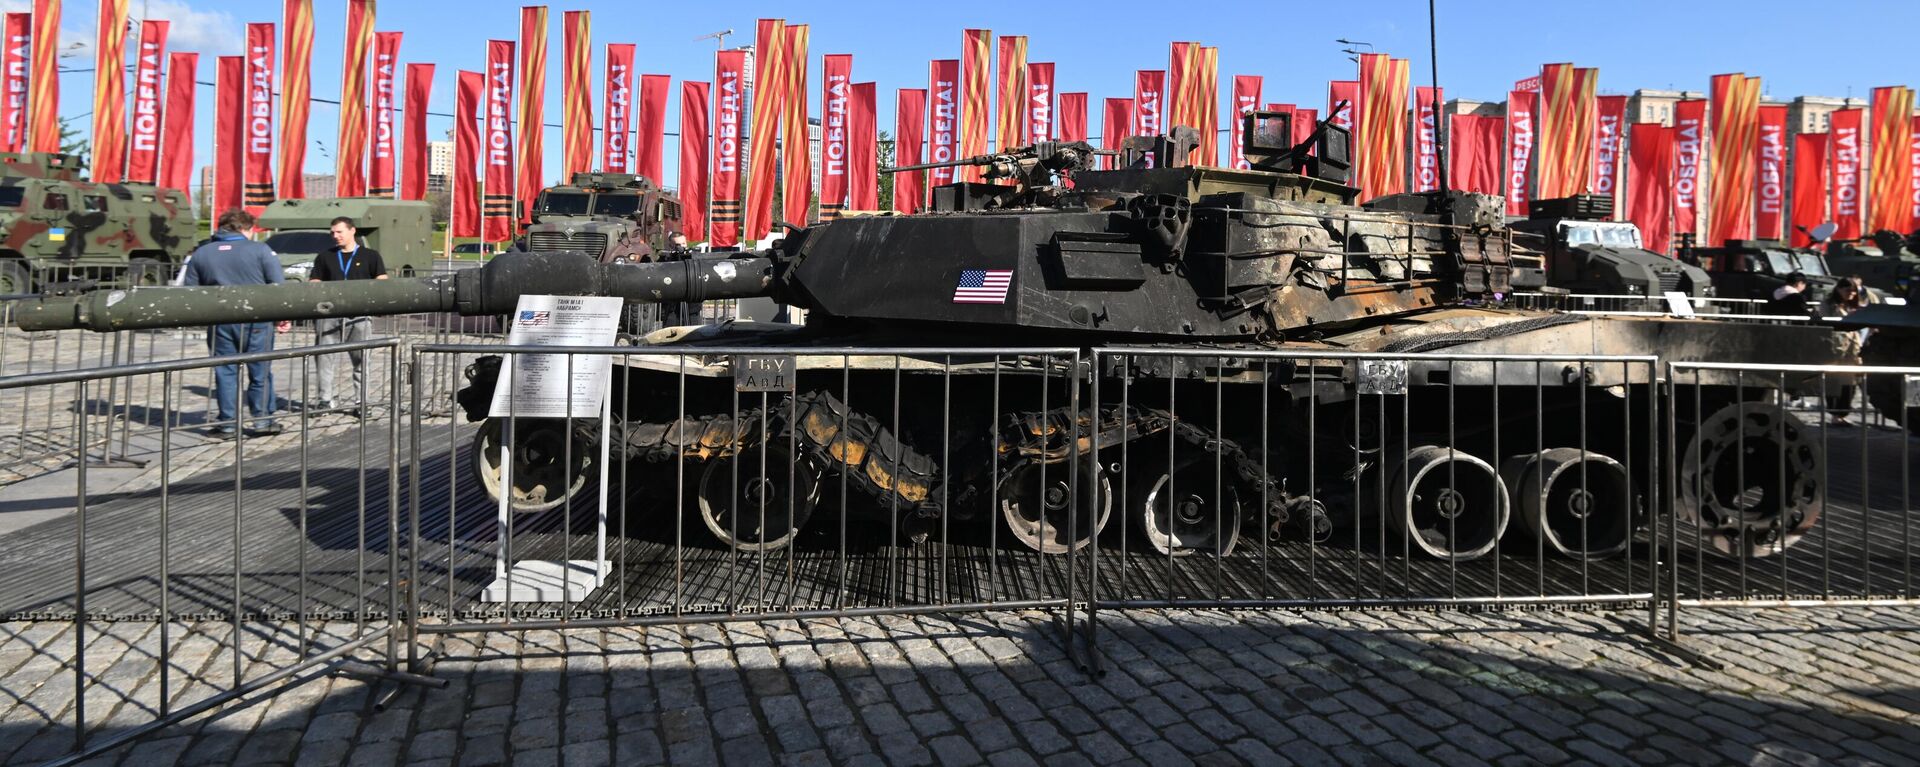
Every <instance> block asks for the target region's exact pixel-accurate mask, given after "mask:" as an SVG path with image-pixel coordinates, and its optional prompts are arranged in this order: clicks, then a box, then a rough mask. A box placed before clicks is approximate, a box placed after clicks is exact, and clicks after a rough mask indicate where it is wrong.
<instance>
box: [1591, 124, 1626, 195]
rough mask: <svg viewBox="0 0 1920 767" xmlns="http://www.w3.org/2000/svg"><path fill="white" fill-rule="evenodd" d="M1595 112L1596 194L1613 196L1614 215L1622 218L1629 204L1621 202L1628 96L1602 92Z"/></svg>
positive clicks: (1594, 186)
mask: <svg viewBox="0 0 1920 767" xmlns="http://www.w3.org/2000/svg"><path fill="white" fill-rule="evenodd" d="M1597 102H1598V103H1597V104H1596V108H1595V114H1596V115H1598V117H1599V119H1598V120H1597V121H1596V122H1595V123H1594V126H1593V174H1592V178H1593V183H1592V184H1591V186H1592V191H1593V193H1594V194H1597V195H1600V196H1602V197H1606V198H1608V199H1611V200H1614V206H1613V218H1614V220H1619V219H1620V212H1621V211H1622V210H1623V209H1625V208H1626V206H1624V205H1621V204H1619V198H1620V195H1619V191H1620V150H1621V149H1622V148H1624V147H1625V146H1626V143H1627V142H1626V141H1625V139H1626V134H1625V133H1624V132H1623V131H1625V130H1626V126H1627V97H1625V96H1601V97H1599V98H1598V99H1597Z"/></svg>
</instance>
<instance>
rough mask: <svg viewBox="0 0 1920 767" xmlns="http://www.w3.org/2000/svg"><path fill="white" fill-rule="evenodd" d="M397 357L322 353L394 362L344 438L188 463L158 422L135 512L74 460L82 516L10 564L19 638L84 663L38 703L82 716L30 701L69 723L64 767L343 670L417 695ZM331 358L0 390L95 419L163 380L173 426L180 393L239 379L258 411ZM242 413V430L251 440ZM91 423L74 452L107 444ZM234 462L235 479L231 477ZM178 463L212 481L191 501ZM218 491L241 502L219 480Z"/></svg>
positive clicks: (0, 588)
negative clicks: (259, 396)
mask: <svg viewBox="0 0 1920 767" xmlns="http://www.w3.org/2000/svg"><path fill="white" fill-rule="evenodd" d="M400 348H401V347H400V344H399V343H398V342H397V341H395V340H392V339H386V340H378V341H364V342H358V343H352V344H344V345H340V346H337V347H328V348H327V350H326V351H327V352H329V353H331V352H346V351H353V352H359V353H363V354H368V355H370V356H379V357H383V358H384V361H385V364H384V365H382V366H381V368H380V369H381V370H382V371H384V374H385V377H384V378H381V379H375V380H370V381H368V382H367V386H366V388H364V389H363V394H364V395H366V399H367V401H368V402H373V401H378V402H380V403H382V404H383V407H381V408H378V409H375V410H374V412H373V413H372V414H370V418H369V420H367V421H366V422H364V423H362V424H359V425H357V426H355V427H352V428H351V429H350V430H347V431H346V432H345V433H343V431H342V430H341V429H338V428H335V429H327V428H325V427H323V426H320V425H318V424H317V423H316V422H315V420H314V419H313V418H312V417H311V414H310V413H306V412H302V413H300V414H299V415H298V417H297V418H295V419H291V427H292V428H291V430H289V431H287V432H283V433H279V434H271V433H268V432H270V431H271V430H262V431H260V432H257V433H256V432H254V431H253V430H250V429H243V430H240V431H239V432H238V433H236V434H235V435H234V436H233V437H232V441H231V442H229V443H225V444H222V445H217V446H205V447H202V448H199V449H181V448H180V445H179V441H178V439H179V437H181V436H183V435H182V432H184V431H185V429H184V427H183V426H181V425H179V424H177V423H176V422H175V421H174V420H172V419H168V418H162V419H159V421H158V423H160V424H161V425H160V426H159V427H158V435H157V437H158V440H159V442H160V451H159V453H158V460H159V467H158V471H159V486H158V487H157V488H156V489H155V490H153V491H149V492H143V493H138V494H136V495H135V496H133V497H131V498H124V497H123V498H115V497H113V496H110V495H104V494H102V493H101V492H99V490H98V489H97V488H94V487H90V486H89V482H88V467H89V464H90V461H88V460H87V459H86V456H84V455H81V454H80V452H81V451H80V450H79V449H76V450H75V455H73V456H72V458H73V460H74V465H75V467H76V470H75V473H74V477H75V479H74V488H73V497H72V500H71V503H72V509H71V513H70V514H61V515H59V516H57V517H55V518H52V519H50V520H49V521H46V522H43V523H41V524H38V525H35V526H32V527H29V528H26V529H24V530H18V531H15V532H13V533H11V534H9V535H8V536H7V539H6V540H7V546H6V547H5V550H4V554H0V614H4V615H5V616H6V620H8V621H18V620H41V621H58V622H66V623H70V627H69V628H68V629H67V631H66V633H67V634H69V635H70V639H71V645H70V646H71V648H72V654H71V656H68V657H64V658H62V659H61V661H60V663H61V666H62V667H63V670H68V669H70V672H71V674H72V677H71V678H72V683H71V685H70V686H66V685H43V687H49V688H52V689H56V690H66V691H67V692H66V695H67V696H68V697H70V700H71V703H70V705H68V703H67V702H66V701H62V700H59V699H51V700H46V701H34V702H38V703H43V704H46V707H45V708H42V709H41V710H42V711H44V712H46V714H47V715H48V716H49V717H61V719H59V720H57V721H59V722H70V723H71V727H72V734H73V741H72V749H73V751H72V753H70V754H68V755H67V757H65V758H66V759H67V760H73V759H77V758H81V757H84V756H86V755H89V754H95V753H100V752H103V751H106V750H108V749H111V748H115V747H117V746H119V745H122V744H124V743H127V742H128V741H131V740H132V739H134V738H137V737H139V736H140V735H142V734H145V733H149V732H152V731H154V730H156V729H158V728H161V727H164V726H167V725H169V724H172V723H176V722H180V721H182V720H185V719H187V718H189V717H192V716H194V715H196V714H199V713H203V712H207V711H210V710H213V709H216V708H218V707H220V706H223V705H225V704H227V703H228V702H231V701H234V700H237V699H240V698H243V697H248V696H251V695H254V694H255V693H261V694H270V693H268V692H265V691H267V690H268V688H269V687H270V686H272V685H275V684H276V683H278V682H280V681H282V680H287V679H290V678H293V677H296V676H302V675H308V674H313V673H322V672H325V671H329V670H347V671H350V672H354V673H363V674H369V675H374V676H386V677H390V678H405V675H403V674H399V673H398V669H397V659H398V658H399V656H400V653H399V652H398V650H397V647H398V646H397V641H398V639H399V637H400V635H401V634H402V633H403V632H402V630H401V629H399V628H397V627H398V626H399V625H401V623H402V622H401V620H400V619H401V618H402V617H403V615H404V613H403V612H402V602H401V600H400V596H399V587H400V584H399V582H398V580H397V579H396V578H395V577H394V576H395V574H396V573H398V572H399V548H398V547H397V546H395V545H393V543H394V542H395V541H397V540H399V536H398V527H397V525H398V516H397V512H398V509H399V504H398V495H397V493H395V492H394V490H395V488H397V487H398V486H399V478H398V475H397V473H396V468H397V465H398V457H399V452H398V451H399V445H400V432H399V428H400V423H401V420H402V419H400V418H398V417H395V416H394V415H393V414H396V413H397V410H398V408H399V406H400V404H401V402H400V400H399V398H398V393H399V380H400V370H399V367H398V363H399V361H400V360H399V354H400ZM320 353H321V352H320V351H319V350H316V349H312V348H302V349H288V350H282V351H273V352H259V353H252V354H244V355H236V356H229V357H222V358H211V359H209V358H201V359H187V360H173V361H165V362H149V363H140V364H132V365H120V366H117V367H111V368H106V369H100V370H80V371H67V372H59V373H44V374H34V375H27V376H15V377H10V378H6V379H0V392H12V391H19V390H28V389H32V388H37V387H50V386H72V387H75V389H77V392H78V393H77V397H78V398H79V399H80V400H82V401H86V400H87V398H88V397H89V396H90V395H91V392H93V391H95V390H98V389H99V388H101V387H103V386H116V385H117V386H119V387H121V388H123V389H131V388H136V387H140V386H142V385H144V384H145V383H147V382H148V381H147V379H156V380H155V381H153V382H154V383H155V384H156V389H157V391H158V392H159V395H160V408H161V409H162V410H163V411H165V410H167V409H169V408H170V407H171V406H172V405H173V403H174V401H175V394H176V392H178V391H179V386H178V383H177V381H178V379H180V378H182V377H186V376H192V375H196V374H199V373H201V372H204V371H206V370H208V369H212V368H220V367H228V368H229V369H230V371H231V375H232V376H233V378H234V382H235V383H234V385H235V388H236V389H237V390H239V391H241V392H244V390H245V389H246V388H247V385H248V384H249V383H250V382H251V381H252V380H253V377H254V376H256V375H262V374H263V373H264V371H265V370H266V369H267V366H269V365H271V364H274V363H294V364H296V365H297V366H298V367H301V368H304V367H306V366H307V365H308V364H310V363H312V362H313V361H314V358H315V357H317V356H318V355H319V354H320ZM242 399H243V400H244V398H242ZM241 407H242V409H241V411H240V413H241V416H242V417H241V418H238V419H236V420H246V421H253V419H252V418H251V417H249V415H250V414H248V413H247V410H246V409H245V406H244V404H242V406H241ZM281 420H282V421H283V422H284V421H288V420H289V419H285V418H283V419H281ZM92 422H93V419H90V418H80V419H79V420H78V421H77V423H76V429H77V430H78V432H79V434H78V437H77V439H76V441H75V444H76V445H89V444H93V443H92V441H91V439H90V437H89V434H88V429H89V428H90V427H91V426H92ZM253 425H254V426H263V425H264V424H263V423H261V422H254V423H253ZM256 434H257V436H256ZM329 434H331V435H333V436H335V437H344V436H347V435H351V436H352V437H354V438H355V439H354V441H355V442H357V444H356V445H353V446H352V447H351V448H349V447H348V446H347V444H338V443H339V440H338V439H335V440H333V442H334V443H336V444H334V446H333V449H331V450H329V451H327V452H326V453H324V454H319V453H316V452H311V451H310V448H311V447H312V446H313V442H314V441H315V440H316V439H317V438H318V437H322V436H327V435H329ZM225 460H230V461H231V467H230V469H227V468H225V467H221V466H220V462H221V461H225ZM183 461H184V462H191V463H193V464H195V465H198V466H200V467H201V468H203V469H206V470H207V471H205V472H204V473H201V474H198V475H197V476H194V477H193V478H191V479H188V480H186V481H177V480H176V479H175V474H176V470H177V469H178V467H179V466H180V463H181V462H183ZM223 472H224V473H227V474H229V475H230V477H231V480H230V482H225V481H222V480H221V479H219V477H220V474H221V473H223ZM382 485H384V487H385V490H384V492H382V491H381V490H380V488H381V486H382ZM289 619H291V620H289ZM310 621H312V622H310ZM363 650H366V651H372V652H376V653H377V654H378V657H379V658H380V662H381V663H382V664H383V665H384V670H383V669H379V668H371V667H367V666H364V665H361V664H359V663H358V661H356V660H355V659H354V658H355V656H356V654H357V653H360V652H361V651H363ZM222 655H225V656H229V657H230V660H231V663H230V665H229V664H227V663H223V662H221V660H222V659H221V658H220V657H219V656H222ZM96 659H99V660H96ZM38 693H39V691H38V690H35V694H34V695H33V696H32V697H33V698H37V697H38ZM30 700H31V698H30ZM58 755H59V752H58V751H55V752H53V753H51V754H46V755H45V756H47V757H52V756H58ZM15 757H16V758H24V757H22V756H21V754H19V753H16V754H15Z"/></svg>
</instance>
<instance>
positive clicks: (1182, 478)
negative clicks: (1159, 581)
mask: <svg viewBox="0 0 1920 767" xmlns="http://www.w3.org/2000/svg"><path fill="white" fill-rule="evenodd" d="M1139 466H1140V471H1138V473H1137V474H1136V477H1137V478H1136V479H1135V480H1134V481H1135V482H1136V484H1135V485H1134V491H1133V492H1131V493H1129V497H1131V498H1134V499H1137V500H1136V504H1137V505H1136V506H1135V507H1134V509H1133V514H1132V515H1131V516H1132V517H1133V519H1134V522H1135V524H1136V526H1137V527H1138V529H1139V530H1140V534H1141V537H1142V538H1144V539H1145V540H1146V542H1147V545H1148V546H1151V547H1152V548H1153V550H1154V551H1155V552H1157V553H1160V554H1171V555H1173V556H1176V557H1178V556H1186V555H1189V554H1194V553H1199V552H1211V553H1213V554H1215V555H1217V556H1223V557H1224V556H1227V555H1229V554H1232V553H1233V546H1234V544H1235V543H1236V542H1238V541H1239V540H1240V517H1241V512H1242V509H1241V504H1240V494H1239V492H1238V491H1237V490H1236V489H1235V488H1234V486H1233V479H1232V475H1231V474H1230V473H1227V472H1230V471H1231V469H1226V470H1223V473H1222V475H1221V476H1220V477H1218V478H1216V477H1215V475H1214V464H1213V461H1212V460H1209V456H1208V455H1207V454H1205V453H1204V452H1203V451H1199V450H1182V451H1177V452H1176V464H1175V465H1174V468H1173V472H1172V474H1168V473H1167V465H1166V464H1165V463H1164V462H1162V463H1160V464H1159V467H1158V468H1155V467H1154V462H1153V461H1152V460H1151V459H1149V460H1147V461H1143V462H1141V463H1140V464H1139ZM1216 479H1217V481H1216ZM1216 487H1217V488H1218V489H1219V492H1218V493H1216V492H1214V490H1215V488H1216Z"/></svg>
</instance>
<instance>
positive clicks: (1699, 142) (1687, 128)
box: [1671, 99, 1707, 234]
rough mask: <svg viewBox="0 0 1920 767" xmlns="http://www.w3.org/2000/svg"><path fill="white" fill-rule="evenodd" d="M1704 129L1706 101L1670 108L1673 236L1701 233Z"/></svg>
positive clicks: (1701, 100)
mask: <svg viewBox="0 0 1920 767" xmlns="http://www.w3.org/2000/svg"><path fill="white" fill-rule="evenodd" d="M1706 130H1707V102H1706V101H1705V100H1703V99H1686V100H1684V101H1681V102H1680V103H1678V104H1674V105H1673V131H1672V132H1671V135H1672V137H1673V233H1674V234H1693V233H1695V232H1698V231H1699V230H1700V208H1701V205H1700V153H1701V151H1702V149H1703V148H1704V142H1705V139H1706Z"/></svg>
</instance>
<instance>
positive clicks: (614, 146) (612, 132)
mask: <svg viewBox="0 0 1920 767" xmlns="http://www.w3.org/2000/svg"><path fill="white" fill-rule="evenodd" d="M633 85H634V75H633V44H632V43H608V44H607V92H606V97H605V100H604V101H601V102H600V110H601V112H602V113H604V114H605V115H606V121H607V124H606V126H605V128H604V130H602V131H601V136H600V169H601V170H604V171H606V172H608V173H636V172H638V171H635V170H633V169H632V168H633V167H634V164H633V163H632V162H630V161H628V159H627V157H628V155H629V153H630V152H631V150H632V149H633V147H632V146H630V145H629V144H628V143H627V135H628V132H629V131H632V130H633V101H634V90H633ZM640 92H641V94H642V97H643V98H644V97H645V93H646V86H645V85H642V86H641V89H640ZM666 99H667V94H666V89H665V84H662V86H661V93H660V110H661V112H662V114H661V117H665V116H666V115H665V114H664V113H665V111H666V106H667V101H666ZM656 124H657V123H656ZM646 136H647V133H646V129H645V128H642V129H641V130H640V140H641V141H642V142H644V141H646ZM661 138H665V137H664V136H662V137H661ZM652 148H653V151H654V153H655V156H659V155H660V154H661V151H660V142H658V141H655V142H654V144H653V147H652ZM642 154H643V155H644V151H643V152H642ZM640 175H642V176H646V174H645V173H641V174H640ZM647 178H648V180H650V181H652V182H654V183H656V184H658V183H660V177H659V176H658V175H654V176H648V177H647Z"/></svg>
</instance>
